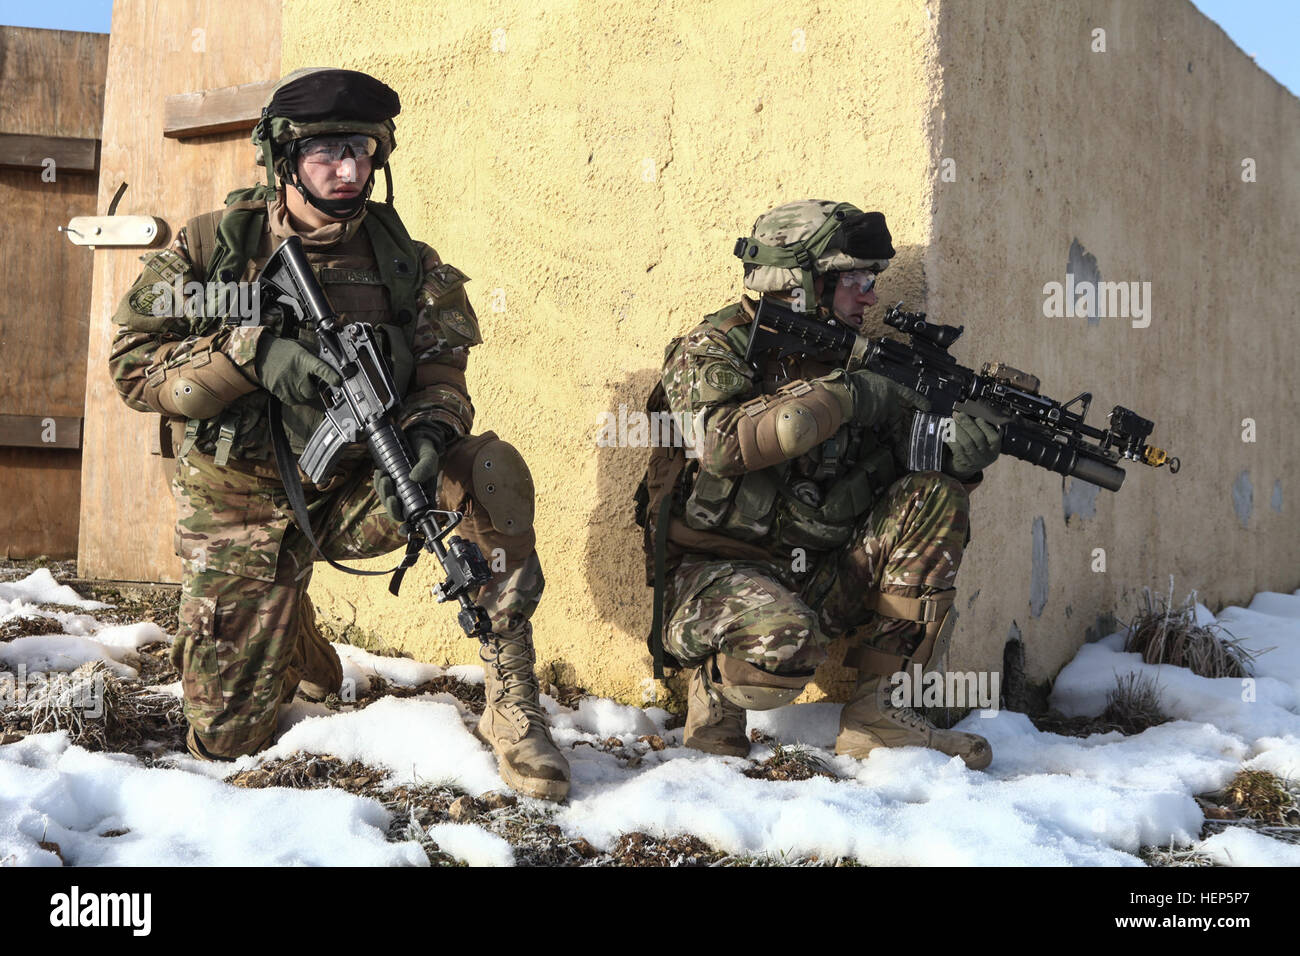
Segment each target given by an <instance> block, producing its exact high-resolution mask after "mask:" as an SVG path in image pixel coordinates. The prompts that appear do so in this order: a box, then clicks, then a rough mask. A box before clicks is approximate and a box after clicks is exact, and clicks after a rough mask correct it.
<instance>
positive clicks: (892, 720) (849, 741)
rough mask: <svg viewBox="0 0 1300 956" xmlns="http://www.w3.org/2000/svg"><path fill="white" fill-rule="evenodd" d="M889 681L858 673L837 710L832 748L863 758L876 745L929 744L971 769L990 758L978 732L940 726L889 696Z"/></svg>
mask: <svg viewBox="0 0 1300 956" xmlns="http://www.w3.org/2000/svg"><path fill="white" fill-rule="evenodd" d="M892 691H893V685H892V684H891V683H890V681H889V677H888V676H887V675H885V674H864V673H861V672H859V674H858V686H857V689H856V690H854V692H853V696H852V697H851V698H850V699H849V702H848V703H847V704H845V705H844V709H843V710H842V711H841V712H840V733H839V736H838V737H836V738H835V752H836V753H837V754H845V755H846V756H849V757H856V758H858V759H859V760H863V759H866V757H867V755H868V754H870V753H871V751H873V750H875V749H876V748H877V747H929V748H930V749H931V750H937V751H939V752H940V753H944V754H948V755H949V756H950V757H960V758H961V759H962V762H963V763H965V764H966V766H967V767H970V769H972V770H983V769H984V768H985V767H987V766H988V765H989V764H990V763H992V762H993V748H992V747H990V746H989V742H988V741H987V740H985V739H984V738H983V737H981V736H980V735H979V734H967V733H961V732H959V731H955V730H940V729H939V728H938V727H936V726H934V724H932V723H930V722H929V721H928V720H926V719H925V717H924V716H922V715H921V714H919V713H918V712H917V711H915V710H913V709H912V708H911V707H897V706H895V705H894V704H893V702H892V701H891V700H890V699H889V698H890V696H891V694H892Z"/></svg>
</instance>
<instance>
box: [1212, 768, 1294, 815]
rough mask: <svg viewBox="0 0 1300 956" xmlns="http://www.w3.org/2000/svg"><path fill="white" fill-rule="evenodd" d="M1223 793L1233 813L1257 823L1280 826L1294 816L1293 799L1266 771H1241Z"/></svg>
mask: <svg viewBox="0 0 1300 956" xmlns="http://www.w3.org/2000/svg"><path fill="white" fill-rule="evenodd" d="M1224 791H1225V796H1226V797H1227V798H1228V800H1229V801H1231V803H1230V806H1231V807H1232V809H1233V810H1235V811H1236V812H1238V813H1240V814H1241V815H1242V816H1245V817H1248V818H1249V819H1251V820H1257V821H1259V822H1260V823H1265V824H1272V825H1275V826H1281V825H1284V824H1286V823H1288V821H1290V820H1292V819H1294V818H1295V817H1296V815H1297V807H1296V800H1295V796H1294V795H1293V794H1292V793H1291V791H1290V790H1289V789H1288V788H1287V786H1286V784H1285V783H1284V782H1283V781H1282V780H1281V779H1280V778H1278V777H1277V776H1276V775H1274V774H1271V773H1269V772H1268V771H1267V770H1242V771H1240V772H1238V773H1237V775H1236V776H1235V777H1233V778H1232V780H1231V781H1230V782H1229V783H1228V786H1227V787H1225V788H1224Z"/></svg>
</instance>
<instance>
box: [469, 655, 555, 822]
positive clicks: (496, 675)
mask: <svg viewBox="0 0 1300 956" xmlns="http://www.w3.org/2000/svg"><path fill="white" fill-rule="evenodd" d="M493 641H494V642H495V644H496V646H498V647H499V648H500V653H499V655H498V656H497V658H496V660H495V661H490V660H488V661H485V664H484V667H483V671H484V673H485V675H486V678H487V686H486V688H485V692H486V696H487V707H486V708H485V709H484V711H483V716H482V717H481V718H480V719H479V722H478V728H477V730H476V731H475V734H476V736H477V737H478V738H479V739H480V740H482V741H483V742H484V743H486V744H487V745H488V746H490V747H491V748H492V749H493V750H494V751H496V754H497V758H498V759H497V765H498V767H499V769H500V771H501V778H502V779H503V780H504V781H505V782H506V784H507V785H508V786H509V787H510V788H511V789H513V790H517V791H519V792H520V793H523V794H527V795H528V796H530V797H539V798H540V799H542V800H555V801H560V800H563V799H564V798H565V797H566V796H568V794H569V762H568V761H567V760H565V759H564V755H563V754H561V753H560V751H559V750H558V749H557V748H556V746H555V741H554V740H552V739H551V730H550V727H549V726H548V724H547V720H546V713H545V711H543V710H542V706H541V703H540V702H539V701H538V696H537V694H538V692H537V675H536V674H535V673H534V672H533V661H534V657H533V640H532V636H531V634H530V633H529V632H528V631H526V630H525V631H524V633H522V634H517V635H514V636H502V635H494V637H493ZM488 646H489V647H491V646H492V645H488ZM484 653H485V654H487V653H490V651H486V650H485V652H484Z"/></svg>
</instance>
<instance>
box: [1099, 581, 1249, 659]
mask: <svg viewBox="0 0 1300 956" xmlns="http://www.w3.org/2000/svg"><path fill="white" fill-rule="evenodd" d="M1142 600H1143V607H1142V609H1141V610H1140V611H1139V612H1138V615H1137V617H1135V618H1134V619H1133V622H1132V623H1131V624H1129V626H1128V634H1127V636H1126V637H1125V639H1124V650H1125V651H1127V652H1130V653H1138V654H1141V655H1142V660H1143V661H1145V662H1146V663H1148V664H1172V665H1174V666H1175V667H1186V668H1188V669H1189V670H1190V671H1191V672H1192V673H1193V674H1199V675H1200V676H1201V677H1249V676H1250V674H1251V665H1252V664H1253V663H1254V660H1255V655H1254V654H1252V653H1251V652H1250V651H1248V650H1247V649H1246V648H1245V646H1243V645H1242V643H1241V641H1240V640H1238V639H1237V638H1235V637H1233V636H1232V634H1231V633H1230V632H1229V631H1227V630H1226V629H1225V628H1223V627H1221V626H1220V625H1218V624H1197V623H1196V592H1195V591H1193V592H1192V593H1191V594H1189V595H1188V596H1187V598H1186V599H1185V600H1184V601H1183V603H1182V605H1181V606H1178V607H1175V606H1174V582H1173V578H1172V577H1170V579H1169V594H1168V595H1167V596H1166V595H1160V596H1158V597H1157V596H1155V595H1153V594H1152V591H1151V589H1150V588H1144V589H1143V598H1142Z"/></svg>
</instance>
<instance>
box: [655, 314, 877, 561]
mask: <svg viewBox="0 0 1300 956" xmlns="http://www.w3.org/2000/svg"><path fill="white" fill-rule="evenodd" d="M705 321H706V322H708V323H709V324H710V325H712V326H713V327H714V328H715V329H717V330H718V331H720V332H722V333H723V334H724V335H726V337H727V340H728V342H729V343H730V344H731V345H732V348H733V349H734V350H735V351H736V352H737V354H744V352H745V348H746V346H747V345H748V342H749V333H750V328H749V324H750V322H751V319H750V317H749V315H748V313H746V312H745V311H744V309H743V308H741V306H740V305H739V304H736V305H733V306H730V307H728V308H726V309H723V310H722V311H720V312H716V313H714V314H713V315H709V316H706V317H705ZM680 342H681V339H680V338H678V339H674V340H673V341H672V342H671V343H670V344H669V346H668V349H667V352H666V355H667V356H671V355H672V354H673V352H674V351H675V350H676V349H677V347H678V345H679V343H680ZM647 410H648V411H650V412H664V411H668V410H669V409H668V403H667V398H666V395H665V393H664V389H663V384H662V383H658V384H656V385H655V388H654V389H653V390H652V391H651V393H650V396H649V398H648V399H647ZM699 438H702V436H697V440H699ZM895 477H896V472H895V463H894V458H893V454H892V452H891V450H890V449H889V448H888V447H887V446H886V445H884V444H882V443H881V442H880V440H879V439H878V437H877V436H876V433H875V432H874V431H873V430H872V429H869V428H865V427H862V426H858V425H854V424H847V425H845V426H843V427H841V428H840V430H839V431H838V432H837V433H836V434H835V435H834V436H832V437H831V438H829V439H827V440H826V441H825V442H823V443H822V444H821V445H819V446H817V447H816V448H814V449H812V450H811V451H810V452H808V453H807V454H805V455H803V456H800V457H799V458H797V459H793V460H790V461H784V462H781V463H780V464H777V465H773V466H771V467H770V468H763V469H758V470H755V471H750V472H746V473H744V474H743V475H735V476H727V477H723V476H719V475H714V474H712V473H711V472H708V471H705V470H703V469H702V468H700V466H699V460H698V459H696V458H688V457H687V456H686V454H685V449H683V448H680V447H658V448H653V449H651V453H650V461H649V464H648V466H647V468H646V473H645V476H644V478H643V479H642V481H641V485H640V487H639V488H638V489H637V495H636V506H637V507H636V518H637V523H638V524H639V525H640V526H641V527H642V528H643V529H644V530H645V535H644V542H643V543H644V547H645V551H646V557H647V563H646V571H647V575H646V577H647V584H650V585H653V584H654V579H655V576H656V575H655V565H656V560H655V559H656V553H657V551H659V550H660V548H661V549H662V553H663V555H664V562H665V563H669V562H673V561H675V560H676V559H677V558H679V557H680V556H681V555H682V554H684V553H686V552H699V553H704V554H711V555H716V556H717V557H719V558H739V559H749V560H763V559H770V558H773V557H778V556H782V555H789V554H790V553H791V552H792V551H793V549H795V548H800V549H803V551H804V552H805V554H808V555H809V556H812V555H814V554H816V553H819V552H827V551H832V550H834V549H836V548H839V547H842V546H843V545H845V544H847V543H848V542H849V540H850V539H851V537H852V535H853V529H854V528H855V527H856V526H857V523H858V521H859V520H860V519H861V517H862V516H863V515H865V514H866V513H867V512H868V511H869V510H870V509H871V505H872V504H873V503H874V502H875V500H876V498H877V496H878V495H879V494H881V493H882V492H883V491H884V489H885V488H887V487H888V486H889V484H890V483H892V482H893V480H894V478H895ZM661 525H663V527H664V531H665V532H666V534H664V535H663V538H664V540H663V542H660V541H659V540H658V538H659V529H660V526H661ZM657 545H659V546H660V547H659V548H657V547H656V546H657Z"/></svg>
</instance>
